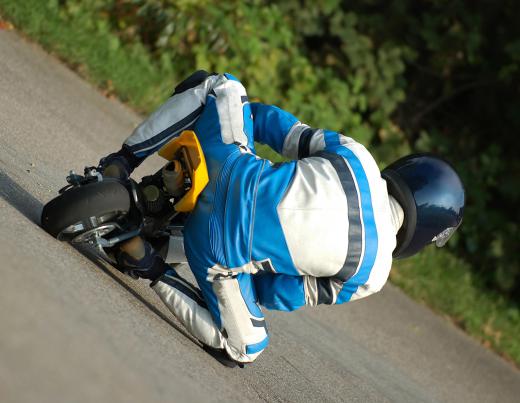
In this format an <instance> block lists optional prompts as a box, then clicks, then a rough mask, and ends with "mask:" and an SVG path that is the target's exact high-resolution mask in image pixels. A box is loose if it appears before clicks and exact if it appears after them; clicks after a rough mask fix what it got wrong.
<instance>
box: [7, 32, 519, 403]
mask: <svg viewBox="0 0 520 403" xmlns="http://www.w3.org/2000/svg"><path fill="white" fill-rule="evenodd" d="M173 86H174V83H172V87H173ZM165 95H166V94H165ZM139 121H140V118H139V116H137V115H136V114H134V113H133V112H132V111H131V110H129V109H128V108H126V107H125V106H123V105H121V104H120V103H118V102H117V101H115V100H110V99H107V98H105V97H103V96H102V95H100V94H99V93H98V91H96V90H95V89H94V88H92V87H91V86H90V85H89V84H88V83H86V82H84V81H83V80H81V79H80V78H78V76H77V75H76V74H75V73H74V72H72V71H70V70H68V69H67V68H66V67H65V66H63V65H62V64H61V63H60V62H59V61H57V60H56V59H54V58H53V57H52V56H49V55H47V54H46V53H45V52H43V51H42V50H41V49H40V48H39V47H38V46H37V45H34V44H31V43H28V42H27V41H26V40H24V39H22V38H21V37H19V36H18V35H17V34H16V33H14V32H6V31H0V267H1V270H0V274H1V278H0V401H2V402H3V403H6V402H93V401H96V402H99V401H111V402H156V401H176V402H182V401H215V402H217V401H222V402H224V401H268V402H273V401H274V402H276V401H291V402H308V401H320V402H327V401H337V402H339V401H356V402H387V401H393V402H434V401H439V402H518V401H519V396H520V373H519V371H518V370H516V369H515V368H513V367H512V366H511V365H510V364H508V363H506V362H505V361H503V360H502V359H501V358H499V357H498V356H496V355H495V354H493V353H492V352H490V351H488V350H486V349H484V348H483V347H481V346H480V345H478V344H477V343H476V342H475V341H473V340H472V339H470V338H469V337H468V336H467V335H465V334H464V333H463V332H461V331H460V330H459V329H457V328H455V327H454V326H453V325H452V324H450V323H449V322H447V321H446V320H444V319H442V318H440V317H438V316H436V315H435V314H433V313H432V312H431V311H430V310H428V309H427V308H425V307H424V306H421V305H418V304H416V303H414V302H413V301H411V300H410V299H409V298H408V297H406V296H405V295H403V293H402V292H400V291H399V290H398V289H396V288H395V287H393V286H391V285H387V286H386V287H385V288H384V290H383V291H382V292H381V293H380V294H378V295H376V296H373V297H370V298H368V299H366V300H362V301H358V302H353V303H351V304H347V305H343V306H334V307H328V306H326V307H318V308H314V309H304V310H302V311H299V312H294V313H290V314H288V313H280V312H267V313H266V318H267V320H268V323H269V325H270V334H271V344H270V346H269V348H268V349H267V350H266V351H265V352H264V354H263V355H262V356H260V358H259V359H258V360H257V362H255V363H254V364H253V365H251V366H248V367H246V368H244V369H239V368H235V369H229V368H226V367H224V366H222V365H221V364H220V363H219V362H217V361H216V360H215V359H213V358H212V357H210V356H209V355H207V354H206V353H205V352H204V351H203V350H202V349H201V348H200V346H199V345H198V344H197V343H196V342H195V341H194V340H192V339H191V338H190V337H189V336H188V335H187V334H186V333H185V332H184V330H183V329H182V327H181V326H180V325H179V324H178V322H176V321H175V319H174V318H173V317H172V316H171V315H170V314H169V312H168V311H166V310H165V309H164V307H162V305H161V303H160V301H159V299H158V298H157V297H156V296H155V294H153V292H151V290H150V289H149V288H148V287H147V284H146V283H145V282H144V281H143V282H141V281H134V280H131V279H130V278H127V277H125V276H122V275H120V274H119V273H117V272H116V271H114V270H113V269H111V268H107V267H103V266H102V265H99V264H95V263H93V262H91V261H90V260H88V259H87V258H85V257H84V256H83V255H82V254H80V253H79V252H78V251H76V250H75V249H73V248H71V247H70V246H68V245H66V244H63V243H60V242H58V241H56V240H55V239H53V238H51V237H50V236H49V235H47V234H46V233H45V232H44V231H43V230H41V229H40V228H39V226H38V220H39V215H40V212H41V208H42V204H44V203H45V202H47V201H48V200H50V199H51V198H52V197H53V196H54V195H55V194H56V192H57V190H58V189H59V188H60V187H61V186H63V185H64V184H65V182H64V176H65V174H66V173H67V172H68V170H69V169H75V170H76V171H79V172H81V170H82V168H83V166H85V165H91V164H94V163H96V162H97V161H98V159H99V157H100V156H102V155H104V154H106V153H107V152H109V151H114V150H117V149H118V148H119V145H120V144H121V142H122V141H123V139H124V138H125V137H126V136H127V135H128V134H129V133H130V131H131V130H132V129H133V127H135V125H136V124H137V123H138V122H139ZM157 164H158V160H156V161H151V162H147V163H146V165H144V166H143V167H140V168H139V172H138V174H139V173H141V174H143V173H144V172H147V170H150V169H151V168H152V166H154V165H155V166H157Z"/></svg>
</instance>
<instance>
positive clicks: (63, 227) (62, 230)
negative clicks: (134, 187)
mask: <svg viewBox="0 0 520 403" xmlns="http://www.w3.org/2000/svg"><path fill="white" fill-rule="evenodd" d="M130 205H131V203H130V194H129V193H128V190H127V189H126V188H125V187H124V186H123V185H122V184H121V183H120V182H118V181H117V180H110V179H105V180H103V181H102V182H95V183H89V184H88V185H84V186H80V187H75V188H73V189H70V190H68V191H66V192H65V193H63V194H61V195H59V196H58V197H56V198H54V199H52V200H51V201H50V202H48V203H47V204H46V205H45V206H44V207H43V211H42V216H41V225H42V228H43V229H44V230H45V231H47V232H48V233H49V234H51V235H52V236H53V237H55V238H58V239H60V240H64V241H73V240H78V241H81V240H82V239H81V238H82V236H85V235H86V234H88V233H89V232H91V231H93V230H95V231H96V232H97V234H98V235H100V236H102V235H104V234H106V233H108V232H110V231H112V230H113V229H114V228H115V227H114V225H113V222H114V221H115V220H116V219H117V218H119V217H121V216H124V215H126V214H127V213H128V211H129V210H130ZM109 223H110V224H109Z"/></svg>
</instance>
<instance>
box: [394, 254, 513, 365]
mask: <svg viewBox="0 0 520 403" xmlns="http://www.w3.org/2000/svg"><path fill="white" fill-rule="evenodd" d="M391 279H392V282H394V283H396V284H397V285H399V286H400V287H401V288H403V289H404V290H405V291H406V293H407V294H409V295H410V296H411V297H413V298H414V299H417V300H420V301H423V302H425V303H426V304H428V305H429V306H431V307H432V308H433V309H434V310H436V311H438V312H441V313H444V314H447V315H449V316H450V317H451V319H452V320H453V321H454V322H455V323H456V324H457V325H458V326H460V327H462V328H464V329H465V330H466V331H467V332H468V333H470V334H472V335H473V336H476V337H477V339H479V340H480V341H481V342H482V343H483V344H485V345H487V346H489V347H492V348H494V349H495V350H497V351H500V352H502V354H503V355H504V356H506V357H508V358H509V359H512V360H513V361H515V362H517V363H520V343H519V340H518V334H520V308H519V307H518V305H515V304H511V302H510V301H508V300H507V299H505V298H504V297H503V296H501V295H499V294H498V293H496V292H493V291H490V290H485V286H484V284H483V283H482V280H481V279H479V278H478V277H475V276H474V275H473V274H472V272H471V269H470V267H469V265H468V264H467V263H465V262H464V261H462V260H461V259H457V258H455V257H454V256H453V255H451V254H450V253H448V252H446V251H439V250H435V249H434V248H433V247H431V248H427V249H426V250H425V251H424V252H423V253H421V254H419V255H417V256H415V257H413V258H410V259H405V260H402V261H397V262H396V263H395V264H394V268H393V269H392V272H391Z"/></svg>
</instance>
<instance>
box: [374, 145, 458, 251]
mask: <svg viewBox="0 0 520 403" xmlns="http://www.w3.org/2000/svg"><path fill="white" fill-rule="evenodd" d="M381 175H382V177H383V178H384V179H385V180H386V182H387V186H388V193H389V194H390V195H392V196H393V197H394V198H395V199H396V200H397V201H398V202H399V204H400V205H401V207H402V208H403V211H404V222H403V225H402V226H401V229H400V230H399V232H398V233H397V246H396V248H395V249H394V252H393V257H394V258H403V257H408V256H412V255H414V254H416V253H417V252H419V251H420V250H421V249H422V248H423V247H424V246H426V245H428V244H430V243H432V242H435V244H436V245H437V246H439V247H441V246H444V245H445V244H446V242H447V241H448V239H449V238H450V237H451V235H453V233H454V232H455V230H456V229H457V228H458V227H459V226H460V223H461V222H462V215H463V212H464V201H465V196H464V186H463V185H462V182H461V180H460V178H459V176H458V175H457V173H456V172H455V170H454V169H453V167H452V166H451V165H450V164H449V163H447V162H446V161H444V160H443V159H441V158H438V157H435V156H433V155H430V154H412V155H408V156H406V157H403V158H401V159H399V160H397V161H395V162H394V163H392V164H390V165H389V166H388V167H387V168H385V169H384V170H383V171H382V172H381Z"/></svg>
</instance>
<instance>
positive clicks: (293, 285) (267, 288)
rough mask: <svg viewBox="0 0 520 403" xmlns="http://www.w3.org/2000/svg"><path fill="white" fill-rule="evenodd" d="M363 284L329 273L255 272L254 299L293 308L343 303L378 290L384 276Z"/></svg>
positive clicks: (283, 308)
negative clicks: (293, 274)
mask: <svg viewBox="0 0 520 403" xmlns="http://www.w3.org/2000/svg"><path fill="white" fill-rule="evenodd" d="M378 277H379V278H375V276H373V278H371V279H370V280H369V281H367V282H366V283H364V284H360V283H359V281H356V279H352V280H350V281H345V282H341V281H338V280H337V279H334V278H331V277H314V276H308V275H305V276H291V275H288V274H280V273H262V274H259V275H255V277H254V282H255V288H256V292H257V295H258V302H259V303H260V305H262V306H263V307H265V308H267V309H272V310H278V311H294V310H296V309H299V308H301V307H303V306H316V305H321V304H326V305H332V304H343V303H345V302H349V301H353V300H356V299H360V298H364V297H366V296H368V295H371V294H374V293H376V292H378V291H380V290H381V288H382V287H383V285H384V284H385V282H386V277H387V276H378Z"/></svg>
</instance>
